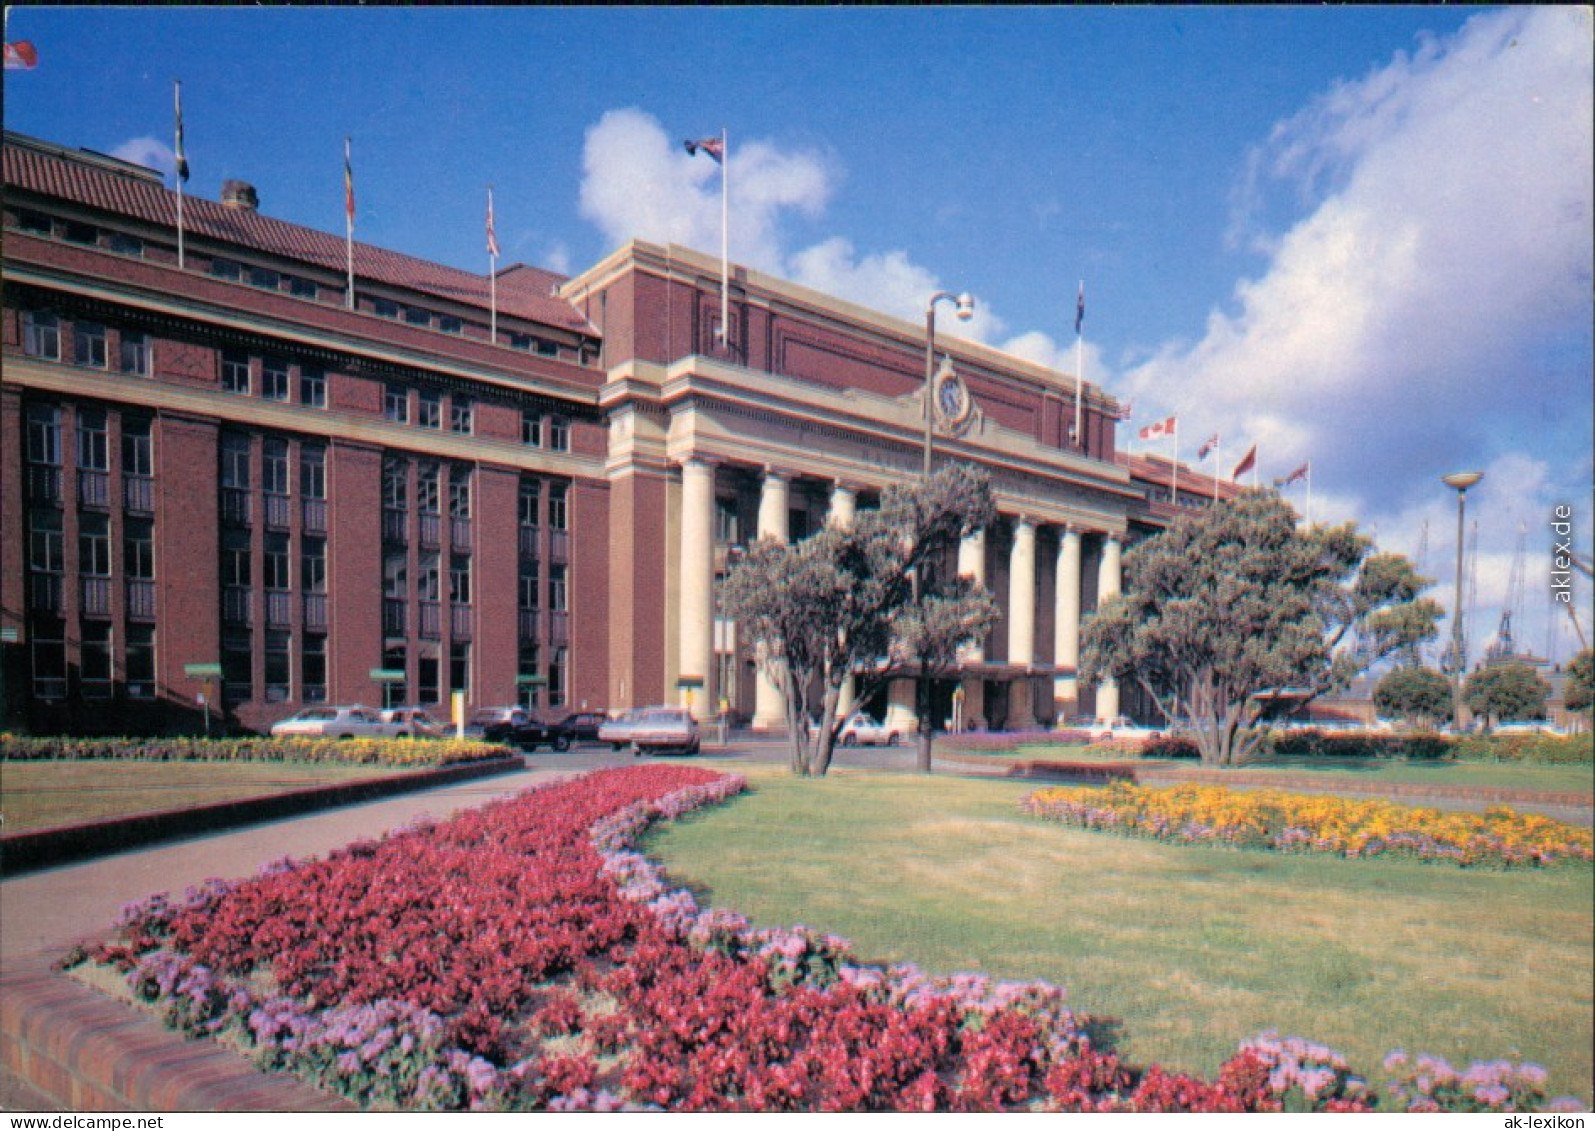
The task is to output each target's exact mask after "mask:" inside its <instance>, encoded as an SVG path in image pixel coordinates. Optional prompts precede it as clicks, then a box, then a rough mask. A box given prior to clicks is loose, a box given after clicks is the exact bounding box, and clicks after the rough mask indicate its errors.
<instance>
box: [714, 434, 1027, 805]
mask: <svg viewBox="0 0 1595 1131" xmlns="http://www.w3.org/2000/svg"><path fill="white" fill-rule="evenodd" d="M994 515H995V506H994V504H993V502H992V497H991V486H990V483H989V482H988V481H987V478H986V476H985V474H984V473H983V472H981V471H979V470H978V469H976V468H972V467H970V466H968V465H966V464H957V463H955V464H949V465H947V466H946V467H944V468H942V469H941V470H940V471H938V472H936V474H934V475H932V476H931V477H930V478H929V479H925V480H919V479H916V480H913V481H911V482H909V483H906V484H898V485H894V486H892V487H889V488H887V489H886V491H884V492H883V493H882V495H881V505H880V508H879V509H878V510H873V511H860V512H859V513H858V514H857V515H856V516H855V518H854V520H853V522H852V523H851V524H850V525H848V526H846V527H835V526H828V527H826V528H825V529H824V530H822V531H820V532H819V533H818V534H815V535H814V536H813V537H810V538H806V539H804V540H803V541H801V542H796V543H793V544H790V545H786V544H782V543H779V542H775V541H773V540H769V539H761V540H760V541H758V542H755V543H754V544H753V545H752V546H751V547H749V549H748V552H747V554H746V555H745V556H744V557H743V559H742V561H740V562H739V563H737V564H736V565H735V566H733V567H732V569H731V571H730V573H729V574H728V575H727V576H726V580H725V584H724V586H723V588H722V590H721V607H722V609H723V611H724V615H725V616H727V617H729V618H732V619H734V620H735V621H736V622H737V625H738V631H739V633H740V634H741V635H742V637H743V640H744V641H745V642H747V643H748V644H749V645H750V650H751V652H752V654H753V656H754V658H755V660H756V662H757V663H758V664H759V666H760V668H761V669H762V670H763V671H764V672H765V673H766V674H767V675H768V676H769V677H770V678H771V679H773V680H774V681H775V682H776V684H777V686H779V687H780V689H781V693H782V698H783V701H784V702H783V706H784V710H785V715H786V724H787V733H788V735H789V736H790V738H789V741H790V743H791V768H792V772H793V773H794V774H798V775H800V776H810V775H814V776H818V775H822V774H824V773H825V772H826V771H827V770H828V769H829V768H830V764H831V752H832V750H833V749H834V747H835V743H836V735H837V731H838V730H839V729H840V723H839V721H838V720H837V718H836V705H837V701H838V699H839V698H840V696H841V691H842V685H843V684H844V683H845V682H846V680H847V678H848V676H853V677H854V679H855V681H856V685H855V693H856V695H857V697H858V699H859V701H860V702H863V701H866V700H867V699H868V698H869V697H870V696H872V695H873V694H875V693H876V692H877V691H879V690H880V689H881V688H882V687H883V686H884V685H885V684H886V682H887V681H888V680H890V679H893V678H899V677H902V676H904V675H915V676H918V677H920V678H921V682H927V681H928V679H929V678H930V677H931V676H932V675H934V674H935V672H936V671H938V670H940V669H941V668H944V667H945V666H946V665H947V664H948V663H950V662H951V661H952V657H953V656H954V654H955V653H956V651H957V649H958V648H960V647H962V646H963V645H966V644H969V643H972V642H973V641H974V640H976V639H977V638H978V637H979V636H980V635H981V634H983V633H984V632H985V631H986V629H987V628H988V627H990V625H991V623H992V621H993V620H994V619H995V617H996V609H995V605H994V604H993V603H992V600H991V598H990V596H989V595H988V594H986V593H985V592H984V591H983V590H977V589H975V588H973V587H972V586H970V585H969V584H968V582H967V581H966V580H964V579H960V578H957V577H953V576H950V575H951V572H952V571H950V570H945V569H938V568H936V567H937V565H938V564H939V562H940V560H941V559H942V558H944V557H945V556H946V555H947V552H948V550H950V549H951V548H952V547H953V546H956V545H957V543H958V540H959V539H961V538H963V537H965V536H966V535H968V534H971V533H973V532H974V531H976V530H979V529H980V528H982V527H983V526H985V525H986V524H987V523H989V522H990V521H991V520H992V518H993V517H994ZM916 577H917V579H918V580H917V581H916ZM925 697H926V696H925V694H924V693H923V692H922V693H921V698H925ZM815 717H817V718H818V719H819V727H818V730H817V731H816V732H815V733H814V734H812V735H811V734H810V730H809V720H810V719H811V718H815ZM929 721H930V719H929V710H928V706H927V705H926V704H924V703H921V704H920V745H921V752H920V757H921V764H922V766H926V764H927V763H928V758H929V742H930V738H929V734H928V724H929Z"/></svg>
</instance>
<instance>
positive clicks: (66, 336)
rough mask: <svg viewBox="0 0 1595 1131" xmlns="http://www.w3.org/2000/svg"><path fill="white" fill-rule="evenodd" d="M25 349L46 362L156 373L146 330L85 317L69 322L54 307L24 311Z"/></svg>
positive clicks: (151, 341)
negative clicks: (119, 326) (51, 308)
mask: <svg viewBox="0 0 1595 1131" xmlns="http://www.w3.org/2000/svg"><path fill="white" fill-rule="evenodd" d="M68 350H70V353H68V352H67V351H68ZM22 352H23V353H25V354H27V355H28V356H29V357H37V358H40V359H42V360H44V361H65V362H69V363H70V364H72V365H81V366H83V367H85V368H87V369H105V370H111V369H115V370H116V371H117V372H118V373H126V374H129V375H131V376H135V377H148V376H150V375H151V374H152V373H154V372H155V343H154V339H153V338H151V337H150V336H149V335H148V334H146V333H144V332H143V331H141V330H126V329H120V328H117V327H108V326H106V325H105V324H104V323H101V322H91V321H87V320H85V319H78V320H76V321H74V322H72V323H71V324H70V325H68V324H66V323H64V322H63V321H62V319H61V317H60V316H59V315H58V314H56V313H55V312H54V311H50V310H25V311H23V313H22ZM113 360H114V362H115V364H114V365H113V364H112V362H113Z"/></svg>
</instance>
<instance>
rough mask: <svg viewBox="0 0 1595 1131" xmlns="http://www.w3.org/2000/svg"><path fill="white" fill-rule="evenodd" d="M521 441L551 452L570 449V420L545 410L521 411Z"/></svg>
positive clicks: (529, 445)
mask: <svg viewBox="0 0 1595 1131" xmlns="http://www.w3.org/2000/svg"><path fill="white" fill-rule="evenodd" d="M521 443H523V444H526V445H527V446H528V447H533V448H547V449H548V450H549V451H551V452H568V451H570V420H569V419H567V418H566V417H563V416H559V415H556V414H554V413H547V412H532V411H530V410H527V411H524V412H522V413H521Z"/></svg>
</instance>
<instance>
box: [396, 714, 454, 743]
mask: <svg viewBox="0 0 1595 1131" xmlns="http://www.w3.org/2000/svg"><path fill="white" fill-rule="evenodd" d="M382 721H383V722H385V723H387V724H388V725H390V726H391V727H393V728H394V731H393V734H394V737H395V738H447V737H448V736H449V724H448V723H444V722H439V721H438V720H437V719H435V718H433V717H432V716H431V715H429V714H427V713H426V711H424V710H422V709H421V708H420V707H390V708H388V709H387V710H386V711H383V712H382Z"/></svg>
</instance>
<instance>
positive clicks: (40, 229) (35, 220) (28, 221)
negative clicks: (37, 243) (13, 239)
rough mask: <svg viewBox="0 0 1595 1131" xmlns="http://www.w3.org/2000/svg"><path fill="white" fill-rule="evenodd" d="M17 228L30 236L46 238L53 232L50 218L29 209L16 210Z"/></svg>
mask: <svg viewBox="0 0 1595 1131" xmlns="http://www.w3.org/2000/svg"><path fill="white" fill-rule="evenodd" d="M17 228H18V230H19V231H23V232H27V233H28V234H29V235H31V236H48V235H50V234H51V232H52V231H53V226H52V224H51V222H50V218H49V217H48V216H46V215H45V214H44V213H43V212H35V211H33V209H31V208H19V209H17Z"/></svg>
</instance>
